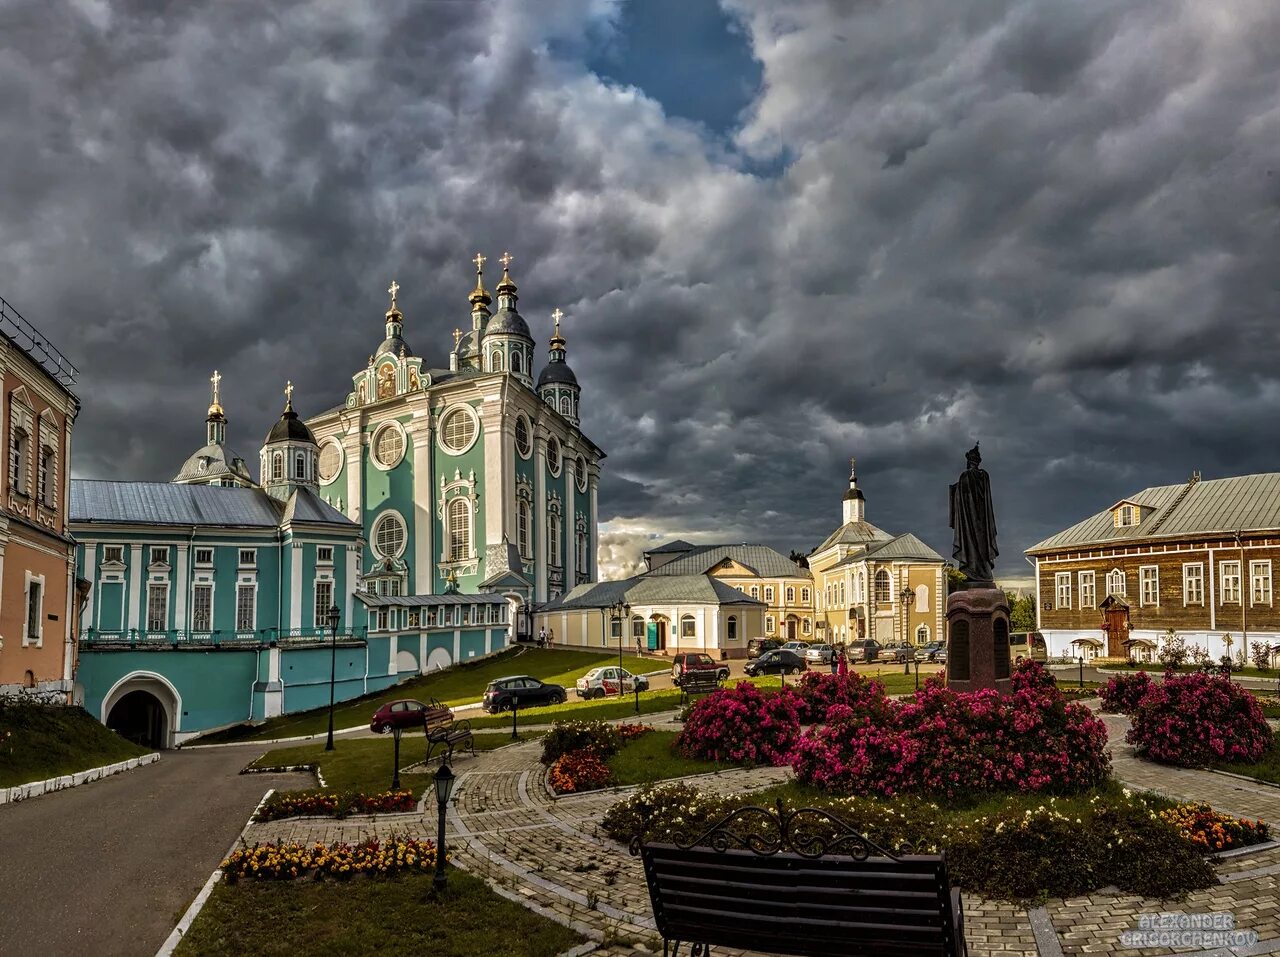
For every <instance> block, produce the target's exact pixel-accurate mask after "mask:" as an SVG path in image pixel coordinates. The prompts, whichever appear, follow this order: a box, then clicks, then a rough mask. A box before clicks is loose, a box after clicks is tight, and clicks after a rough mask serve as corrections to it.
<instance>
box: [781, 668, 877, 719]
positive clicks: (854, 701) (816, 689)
mask: <svg viewBox="0 0 1280 957" xmlns="http://www.w3.org/2000/svg"><path fill="white" fill-rule="evenodd" d="M794 694H795V695H796V697H797V698H798V699H799V705H800V712H799V717H800V723H801V724H816V723H818V722H821V721H825V720H826V719H827V711H828V710H830V708H831V707H832V705H837V704H839V705H844V706H845V707H848V708H850V709H852V710H853V711H854V712H856V713H859V714H867V715H871V716H874V717H880V716H883V715H884V714H885V713H886V712H887V711H888V706H889V699H888V698H887V697H886V696H885V691H884V685H883V684H882V683H881V682H879V681H873V680H871V679H869V678H864V677H863V676H862V675H860V674H858V673H857V672H856V671H851V672H849V673H848V674H844V675H831V674H822V673H821V672H817V671H806V672H805V673H804V675H802V676H801V678H800V681H799V682H798V683H797V684H796V686H795V691H794Z"/></svg>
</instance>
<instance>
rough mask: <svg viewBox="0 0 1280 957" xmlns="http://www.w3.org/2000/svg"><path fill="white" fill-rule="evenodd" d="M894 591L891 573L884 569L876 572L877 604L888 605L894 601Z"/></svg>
mask: <svg viewBox="0 0 1280 957" xmlns="http://www.w3.org/2000/svg"><path fill="white" fill-rule="evenodd" d="M892 591H893V587H892V583H891V582H890V580H889V573H888V572H887V571H885V570H884V569H883V568H882V569H880V570H879V571H878V572H876V604H878V605H886V604H888V603H889V602H891V601H893V596H892Z"/></svg>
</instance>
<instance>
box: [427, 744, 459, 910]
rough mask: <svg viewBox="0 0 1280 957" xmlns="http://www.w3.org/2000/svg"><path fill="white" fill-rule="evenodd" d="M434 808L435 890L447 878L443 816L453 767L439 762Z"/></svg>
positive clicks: (440, 888) (450, 789) (450, 786)
mask: <svg viewBox="0 0 1280 957" xmlns="http://www.w3.org/2000/svg"><path fill="white" fill-rule="evenodd" d="M435 784H436V808H437V810H438V812H439V817H440V820H439V831H438V833H437V838H436V876H435V879H434V880H433V881H432V882H431V886H432V887H433V888H434V889H435V890H437V891H442V890H444V887H445V884H446V883H447V882H448V878H447V877H446V876H445V872H444V859H445V846H444V818H445V813H446V811H447V809H448V807H449V797H450V796H451V795H452V794H453V784H454V777H453V768H451V767H449V765H447V764H445V763H444V762H443V761H442V762H440V770H438V771H437V772H436V781H435Z"/></svg>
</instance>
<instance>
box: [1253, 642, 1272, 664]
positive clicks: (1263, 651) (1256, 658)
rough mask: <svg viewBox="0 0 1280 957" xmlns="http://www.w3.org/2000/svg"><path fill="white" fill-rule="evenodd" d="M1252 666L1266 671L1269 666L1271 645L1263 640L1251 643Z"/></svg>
mask: <svg viewBox="0 0 1280 957" xmlns="http://www.w3.org/2000/svg"><path fill="white" fill-rule="evenodd" d="M1253 666H1254V667H1255V668H1257V669H1258V670H1259V671H1268V670H1270V668H1271V646H1270V645H1268V644H1267V643H1266V642H1265V641H1256V642H1254V644H1253Z"/></svg>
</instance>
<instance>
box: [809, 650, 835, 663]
mask: <svg viewBox="0 0 1280 957" xmlns="http://www.w3.org/2000/svg"><path fill="white" fill-rule="evenodd" d="M835 653H836V650H835V649H834V648H832V647H831V646H830V645H810V646H809V647H808V648H806V649H805V652H804V660H805V661H806V662H808V663H809V664H811V665H827V664H830V663H831V656H832V655H834V654H835Z"/></svg>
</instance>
